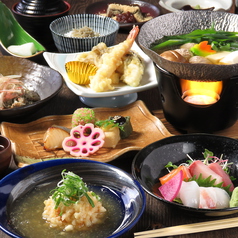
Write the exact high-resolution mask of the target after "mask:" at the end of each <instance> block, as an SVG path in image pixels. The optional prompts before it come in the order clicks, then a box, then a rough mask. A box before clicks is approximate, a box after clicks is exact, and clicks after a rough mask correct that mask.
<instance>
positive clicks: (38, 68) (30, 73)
mask: <svg viewBox="0 0 238 238" xmlns="http://www.w3.org/2000/svg"><path fill="white" fill-rule="evenodd" d="M0 74H1V75H2V76H9V78H11V77H14V76H17V77H18V76H20V78H18V79H19V80H20V81H21V82H23V85H24V86H25V87H26V88H27V89H29V90H32V91H34V92H36V93H37V94H38V95H39V97H40V100H37V101H36V102H34V103H32V104H29V105H24V106H20V107H14V108H7V109H2V110H0V120H1V121H11V120H13V119H15V118H18V117H22V116H25V115H27V114H29V113H34V112H36V111H37V109H39V108H41V107H43V106H44V105H45V103H47V102H48V101H49V100H50V99H52V98H53V97H54V96H55V95H57V94H58V93H59V91H60V89H61V87H62V85H63V78H62V76H61V74H60V73H58V72H57V71H55V70H53V69H51V68H49V67H47V66H43V65H40V64H37V63H34V62H32V61H30V60H27V59H22V58H18V57H14V56H2V57H0ZM5 93H6V92H3V91H1V94H4V95H5V96H4V97H7V96H9V95H11V91H10V92H9V93H8V94H7V95H6V94H5ZM2 99H4V98H3V97H2Z"/></svg>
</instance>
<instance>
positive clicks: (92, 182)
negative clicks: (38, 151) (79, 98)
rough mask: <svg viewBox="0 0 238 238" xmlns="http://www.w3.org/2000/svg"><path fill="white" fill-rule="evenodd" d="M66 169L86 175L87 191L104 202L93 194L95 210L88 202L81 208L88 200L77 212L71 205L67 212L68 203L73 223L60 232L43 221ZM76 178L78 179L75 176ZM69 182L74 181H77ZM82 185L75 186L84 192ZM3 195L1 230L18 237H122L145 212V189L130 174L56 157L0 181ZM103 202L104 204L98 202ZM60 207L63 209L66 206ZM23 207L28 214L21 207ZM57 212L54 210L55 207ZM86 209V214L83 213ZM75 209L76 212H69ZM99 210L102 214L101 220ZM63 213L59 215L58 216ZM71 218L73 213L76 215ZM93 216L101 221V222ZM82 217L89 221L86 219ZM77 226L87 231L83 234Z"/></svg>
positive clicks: (81, 175) (77, 160) (78, 205)
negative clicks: (46, 206) (47, 204)
mask: <svg viewBox="0 0 238 238" xmlns="http://www.w3.org/2000/svg"><path fill="white" fill-rule="evenodd" d="M64 170H65V172H66V173H68V175H69V173H71V176H72V173H73V174H74V175H76V176H79V177H81V179H82V180H83V182H84V183H85V184H86V188H88V191H90V192H91V191H92V192H94V193H96V194H97V195H99V197H100V200H99V202H98V201H97V202H96V201H95V199H96V198H97V197H96V198H94V199H93V196H94V195H95V194H94V195H92V194H91V195H92V197H91V198H92V200H93V202H94V207H93V206H92V207H89V208H85V207H87V206H89V203H86V204H85V202H84V204H85V205H84V206H82V205H81V206H80V204H82V202H83V197H84V198H85V196H83V197H82V199H81V198H80V199H79V201H78V202H77V203H76V204H74V205H75V206H77V208H76V207H75V206H72V204H71V205H70V207H69V208H70V209H69V210H68V209H67V205H66V206H63V207H64V208H65V209H66V210H65V211H64V212H62V220H64V219H63V217H66V220H67V221H68V222H67V223H66V226H64V227H60V228H59V226H58V225H57V226H56V227H54V228H52V227H50V226H49V225H47V222H46V220H44V219H43V217H42V213H43V211H44V201H45V200H46V199H47V200H48V199H49V196H50V191H52V189H54V188H56V187H57V186H60V184H61V183H59V182H60V181H61V180H62V178H65V177H64V176H63V171H64ZM72 177H73V178H74V179H75V176H72ZM77 181H78V179H77ZM68 182H69V183H70V184H72V183H73V182H72V180H68ZM77 184H78V185H77V186H76V187H78V186H81V187H82V188H83V191H84V193H83V194H85V191H87V189H85V186H84V185H82V183H77ZM63 185H65V184H63ZM71 187H72V186H71ZM67 188H69V187H68V186H67ZM69 190H71V189H69ZM69 190H68V191H69ZM71 191H72V190H71ZM74 191H75V190H74ZM80 191H81V192H82V190H80ZM81 192H80V193H81ZM0 194H1V200H0V229H1V230H2V231H4V232H5V233H6V234H8V235H9V236H12V237H15V238H23V237H28V238H29V237H34V238H36V237H56V236H59V234H62V235H63V236H66V237H68V238H69V237H79V232H80V237H98V238H100V237H101V238H105V237H118V236H120V235H122V234H123V233H125V232H127V231H128V230H129V229H131V228H132V227H133V226H134V225H135V224H136V223H137V221H138V220H139V218H140V216H141V215H142V213H143V211H144V208H145V194H144V191H143V189H142V187H141V186H140V184H139V183H138V182H137V181H136V180H135V179H133V177H132V176H131V175H129V174H127V173H126V172H124V171H123V170H121V169H119V168H117V167H115V166H113V165H109V164H106V163H102V162H97V161H92V160H84V159H72V158H67V159H56V160H49V161H45V162H39V163H35V164H32V165H28V166H26V167H22V168H20V169H18V170H16V171H14V172H12V173H10V174H9V175H7V176H5V177H4V178H3V179H2V180H1V181H0ZM71 194H74V195H75V194H77V193H71ZM70 200H71V199H70ZM86 201H87V200H86ZM100 202H101V205H99V204H98V203H100ZM60 204H61V205H60V209H61V208H62V203H60ZM90 204H91V203H90ZM101 206H103V207H104V208H106V216H103V218H102V217H101V216H100V213H103V212H105V210H104V209H102V207H101ZM23 207H25V208H24V209H23V210H24V211H23V210H22V209H21V208H23ZM36 207H37V209H35V208H36ZM79 207H80V208H79ZM52 209H53V210H54V205H53V207H52ZM95 209H96V211H95ZM82 210H84V212H80V211H82ZM71 211H73V213H70V212H71ZM88 211H90V212H88ZM68 212H69V213H68ZM95 212H96V214H98V213H99V216H100V217H98V215H96V214H95ZM60 213H61V212H60ZM60 213H57V214H58V215H56V216H57V217H58V218H59V217H60V216H61V215H59V214H60ZM67 214H68V215H67ZM70 214H74V215H72V217H71V215H70ZM91 214H93V215H91ZM104 214H105V213H104ZM89 216H90V218H89ZM94 216H95V217H96V218H97V219H99V221H100V222H101V223H99V224H98V223H97V221H95V219H94ZM73 217H75V219H74V218H73ZM76 217H77V218H76ZM81 217H84V220H83V221H82V220H81ZM44 218H45V219H47V218H46V217H44ZM50 218H51V216H50ZM85 219H86V221H85ZM53 220H54V217H53ZM53 220H51V221H50V224H51V225H52V224H53V225H54V221H53ZM60 220H61V219H60ZM73 220H74V221H75V223H76V224H77V226H75V223H73V222H72V221H73ZM18 221H19V222H18ZM90 221H91V222H90ZM94 221H95V223H94ZM48 222H49V221H48ZM91 223H93V224H91ZM70 224H71V225H70ZM78 224H79V225H80V226H81V228H83V229H81V230H78ZM82 224H83V225H82ZM88 224H89V225H88ZM70 227H71V228H72V227H74V228H73V230H74V231H73V232H71V231H72V230H71V231H68V232H67V231H66V230H67V229H68V228H70ZM64 228H65V229H64ZM36 229H37V230H36Z"/></svg>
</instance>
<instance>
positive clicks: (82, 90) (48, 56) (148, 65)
mask: <svg viewBox="0 0 238 238" xmlns="http://www.w3.org/2000/svg"><path fill="white" fill-rule="evenodd" d="M132 50H134V51H136V52H137V53H138V54H139V55H140V57H142V58H143V60H144V64H145V72H144V75H143V78H142V80H141V84H140V86H138V87H131V86H128V85H125V84H119V85H118V86H116V87H115V89H114V90H113V91H108V92H99V93H98V92H95V91H93V90H92V89H91V88H89V87H87V86H81V85H78V84H75V83H73V82H72V81H71V80H70V79H69V78H68V75H67V73H66V70H65V63H67V62H69V61H73V60H75V59H76V57H77V55H79V54H80V53H50V52H44V54H43V56H44V58H45V60H46V62H47V63H48V65H49V66H50V67H51V68H53V69H55V70H57V71H58V72H59V73H60V74H61V75H62V76H63V77H64V80H65V83H66V85H67V86H68V88H69V89H70V90H71V91H73V92H74V93H75V94H76V95H78V96H82V97H89V98H102V97H115V96H121V95H126V94H131V93H137V92H140V91H145V90H148V89H151V88H154V87H157V84H158V83H157V78H156V77H157V75H156V71H155V67H154V64H153V62H152V60H151V59H150V58H149V57H148V56H147V55H146V54H145V53H144V52H143V51H142V50H141V49H140V47H139V46H138V45H137V44H136V43H134V44H133V46H132Z"/></svg>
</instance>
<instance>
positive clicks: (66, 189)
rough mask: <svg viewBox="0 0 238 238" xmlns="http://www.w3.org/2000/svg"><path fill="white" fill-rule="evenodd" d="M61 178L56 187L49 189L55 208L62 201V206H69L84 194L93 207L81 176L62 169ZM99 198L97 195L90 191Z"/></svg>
mask: <svg viewBox="0 0 238 238" xmlns="http://www.w3.org/2000/svg"><path fill="white" fill-rule="evenodd" d="M61 175H62V180H61V181H60V182H59V183H58V184H57V187H56V188H55V189H53V190H52V191H51V193H52V199H53V200H54V202H55V209H57V208H58V207H59V206H60V204H61V203H62V204H63V205H64V206H70V205H71V204H75V203H77V202H78V201H79V200H80V198H81V197H83V196H85V197H86V198H87V200H88V202H89V203H90V205H91V206H92V207H94V206H95V205H94V202H93V200H92V199H91V198H90V196H88V194H87V192H88V191H89V190H88V187H87V185H86V183H84V182H83V180H82V178H80V177H79V176H78V175H76V174H74V173H73V172H66V170H63V171H62V173H61ZM92 195H93V196H96V197H97V199H98V200H99V199H100V198H99V196H97V195H96V194H95V193H92Z"/></svg>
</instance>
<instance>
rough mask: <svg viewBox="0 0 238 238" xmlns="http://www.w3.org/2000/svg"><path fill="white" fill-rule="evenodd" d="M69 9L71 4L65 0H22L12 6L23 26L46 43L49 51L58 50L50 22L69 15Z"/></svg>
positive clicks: (38, 39) (43, 43)
mask: <svg viewBox="0 0 238 238" xmlns="http://www.w3.org/2000/svg"><path fill="white" fill-rule="evenodd" d="M69 10H70V4H69V3H68V2H66V1H63V0H51V1H45V0H21V1H20V2H18V3H15V4H14V5H13V6H12V12H13V14H14V16H15V18H16V20H17V21H18V22H19V23H20V25H21V26H22V28H23V29H24V30H25V31H27V32H28V33H29V34H30V35H31V36H32V37H34V38H35V39H36V40H37V41H39V42H40V43H41V44H42V45H44V47H45V48H46V49H47V51H55V50H56V47H55V45H54V41H53V38H52V35H51V32H50V29H49V25H50V23H51V22H52V21H54V20H55V19H57V18H59V17H62V16H66V15H68V13H69Z"/></svg>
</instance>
